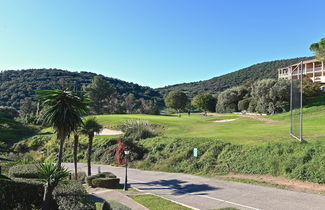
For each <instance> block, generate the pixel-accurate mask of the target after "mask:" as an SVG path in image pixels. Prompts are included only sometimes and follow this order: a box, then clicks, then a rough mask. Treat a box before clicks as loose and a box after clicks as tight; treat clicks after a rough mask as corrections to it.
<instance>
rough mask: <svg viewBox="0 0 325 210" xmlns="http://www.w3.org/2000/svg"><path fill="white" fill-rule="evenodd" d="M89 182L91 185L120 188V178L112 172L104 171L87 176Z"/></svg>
mask: <svg viewBox="0 0 325 210" xmlns="http://www.w3.org/2000/svg"><path fill="white" fill-rule="evenodd" d="M86 180H87V184H88V185H89V186H91V187H105V188H118V187H119V183H120V179H118V178H116V176H115V175H114V174H113V173H111V172H103V173H99V174H96V175H93V176H88V177H87V179H86Z"/></svg>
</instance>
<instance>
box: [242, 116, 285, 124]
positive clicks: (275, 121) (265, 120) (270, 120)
mask: <svg viewBox="0 0 325 210" xmlns="http://www.w3.org/2000/svg"><path fill="white" fill-rule="evenodd" d="M238 117H246V118H251V119H254V120H258V121H263V122H267V123H277V122H279V121H277V120H272V119H268V118H264V117H258V116H253V115H238Z"/></svg>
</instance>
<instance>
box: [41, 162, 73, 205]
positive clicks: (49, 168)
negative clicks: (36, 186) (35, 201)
mask: <svg viewBox="0 0 325 210" xmlns="http://www.w3.org/2000/svg"><path fill="white" fill-rule="evenodd" d="M36 167H37V169H38V175H39V178H40V179H43V180H44V181H45V186H44V197H43V204H42V210H57V209H58V204H57V203H56V201H55V200H54V198H53V191H54V190H55V188H56V187H57V186H58V184H59V182H61V181H62V180H64V179H66V178H67V177H68V176H69V172H68V170H67V169H65V168H62V167H60V166H59V165H55V164H53V163H52V162H45V163H41V164H39V165H36Z"/></svg>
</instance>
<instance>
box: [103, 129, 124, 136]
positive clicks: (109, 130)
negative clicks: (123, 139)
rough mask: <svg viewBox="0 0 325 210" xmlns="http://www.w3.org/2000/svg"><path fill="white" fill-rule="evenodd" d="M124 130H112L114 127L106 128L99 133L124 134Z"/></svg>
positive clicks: (107, 134)
mask: <svg viewBox="0 0 325 210" xmlns="http://www.w3.org/2000/svg"><path fill="white" fill-rule="evenodd" d="M122 134H123V132H122V131H120V130H112V129H107V128H104V129H103V130H102V131H101V132H100V133H98V134H97V135H100V136H102V135H106V136H113V135H122Z"/></svg>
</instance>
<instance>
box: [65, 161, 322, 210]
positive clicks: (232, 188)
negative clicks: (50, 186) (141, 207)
mask: <svg viewBox="0 0 325 210" xmlns="http://www.w3.org/2000/svg"><path fill="white" fill-rule="evenodd" d="M64 166H65V167H67V168H69V169H70V170H72V169H73V164H72V163H64ZM86 167H87V166H86V164H84V163H79V164H78V170H80V171H86ZM98 167H100V170H101V171H102V172H104V171H110V172H112V173H114V174H115V175H117V176H118V177H119V178H120V179H121V183H124V176H125V169H124V168H122V167H114V166H109V165H98V164H93V165H92V171H93V173H94V174H96V173H97V171H98ZM128 181H129V184H131V185H132V186H133V187H135V188H137V189H139V190H141V191H143V192H146V193H152V194H155V195H158V196H161V197H164V198H166V199H169V200H173V201H176V202H179V203H182V204H185V205H187V206H191V207H193V208H194V209H202V210H205V209H217V208H223V207H234V208H237V209H255V210H256V209H263V210H264V209H265V210H268V209H270V210H305V209H306V210H324V209H325V195H319V194H312V193H304V192H296V191H291V190H284V189H277V188H272V187H267V186H260V185H254V184H246V183H238V182H229V181H224V180H218V179H213V178H206V177H200V176H194V175H189V174H182V173H167V172H158V171H143V170H138V169H128Z"/></svg>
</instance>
